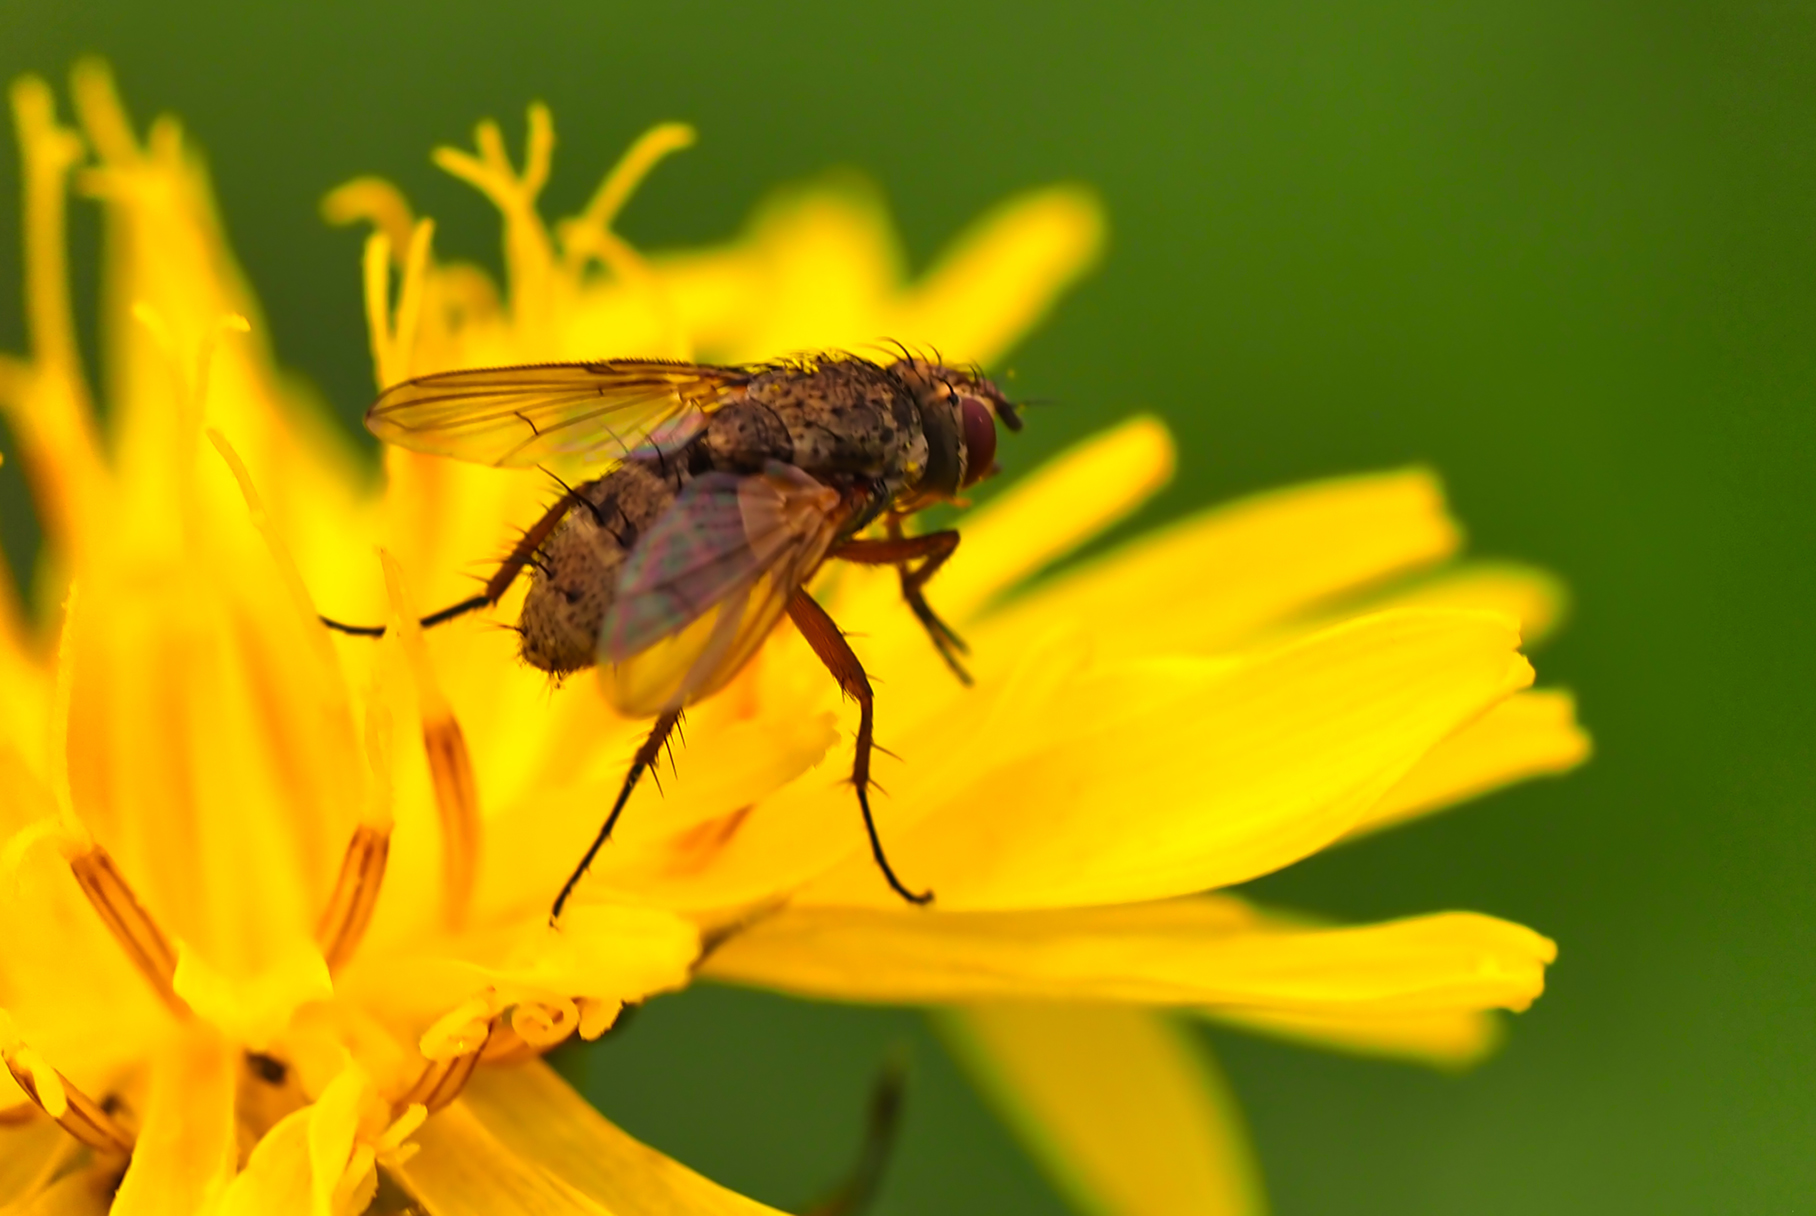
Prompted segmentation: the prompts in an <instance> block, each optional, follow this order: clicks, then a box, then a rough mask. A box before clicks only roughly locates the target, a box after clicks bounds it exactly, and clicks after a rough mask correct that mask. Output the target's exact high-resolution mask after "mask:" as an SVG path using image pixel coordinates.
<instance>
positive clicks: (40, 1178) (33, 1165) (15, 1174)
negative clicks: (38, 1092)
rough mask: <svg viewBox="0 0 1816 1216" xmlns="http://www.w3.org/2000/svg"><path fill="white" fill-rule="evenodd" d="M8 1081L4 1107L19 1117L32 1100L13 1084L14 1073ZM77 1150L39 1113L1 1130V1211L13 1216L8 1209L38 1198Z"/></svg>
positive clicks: (71, 1141)
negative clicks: (21, 1105) (23, 1108)
mask: <svg viewBox="0 0 1816 1216" xmlns="http://www.w3.org/2000/svg"><path fill="white" fill-rule="evenodd" d="M6 1080H7V1086H6V1088H7V1093H6V1094H5V1095H4V1096H0V1103H4V1104H5V1105H6V1106H7V1107H9V1108H11V1111H10V1112H9V1113H18V1112H19V1111H20V1109H21V1108H20V1106H19V1105H18V1104H21V1103H25V1102H28V1101H30V1099H28V1098H27V1097H26V1096H25V1093H24V1091H22V1090H21V1089H19V1087H18V1086H17V1085H16V1084H13V1083H12V1074H11V1073H10V1072H9V1073H7V1074H6ZM75 1148H76V1142H75V1141H74V1140H72V1139H70V1136H69V1133H68V1132H65V1131H64V1130H63V1129H62V1128H61V1127H59V1126H57V1124H55V1123H53V1122H51V1121H50V1120H49V1119H46V1118H43V1117H42V1116H40V1115H38V1114H36V1113H35V1112H27V1113H26V1114H25V1117H24V1121H23V1122H21V1123H17V1124H8V1125H6V1126H0V1210H4V1211H7V1212H9V1213H10V1212H11V1211H13V1209H12V1208H11V1207H10V1206H8V1205H10V1204H16V1203H21V1202H22V1201H24V1200H25V1199H27V1198H30V1197H31V1196H33V1195H36V1194H37V1193H38V1192H39V1191H40V1190H41V1189H42V1188H43V1187H44V1186H45V1184H47V1183H48V1182H49V1181H50V1180H51V1178H52V1177H53V1176H54V1174H55V1173H56V1171H57V1170H58V1168H59V1166H60V1165H62V1163H63V1162H64V1159H65V1158H67V1157H68V1156H69V1155H70V1154H71V1152H72V1151H73V1150H74V1149H75Z"/></svg>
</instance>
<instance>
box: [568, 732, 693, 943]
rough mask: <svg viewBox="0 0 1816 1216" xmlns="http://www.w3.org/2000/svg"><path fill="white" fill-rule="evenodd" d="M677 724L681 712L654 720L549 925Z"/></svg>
mask: <svg viewBox="0 0 1816 1216" xmlns="http://www.w3.org/2000/svg"><path fill="white" fill-rule="evenodd" d="M680 720H681V711H680V710H678V709H675V710H670V711H669V712H668V713H665V714H663V715H662V716H661V717H659V718H657V719H656V724H655V726H653V727H651V728H650V732H649V738H647V739H645V740H644V741H643V746H642V747H640V748H638V749H637V754H636V755H635V756H634V757H632V759H631V770H630V772H628V773H626V774H625V775H624V785H623V786H622V787H621V788H620V789H619V790H618V801H616V802H614V803H612V812H611V814H609V815H607V816H606V817H605V826H604V827H602V828H600V829H599V834H598V835H597V836H595V837H593V843H592V844H591V845H590V846H589V847H588V848H587V851H586V856H584V857H582V858H581V859H580V864H579V865H577V866H575V867H574V872H573V873H572V874H570V875H568V880H567V881H566V882H564V883H562V884H561V894H559V895H557V896H556V897H555V906H554V907H553V908H551V909H550V910H549V923H550V924H551V925H552V924H555V923H556V922H557V921H559V920H560V919H561V909H562V908H563V907H565V906H566V904H567V901H568V896H570V895H572V894H573V893H574V888H575V887H576V886H577V885H579V882H580V880H581V879H582V878H583V877H585V876H586V871H587V867H588V866H591V865H592V864H593V858H595V857H597V856H598V855H599V850H600V849H601V848H602V847H604V845H605V842H606V840H607V838H609V837H610V836H611V834H612V828H613V827H615V826H617V823H618V816H620V815H622V814H623V813H624V805H625V803H627V802H629V801H630V800H631V791H632V790H634V789H636V788H637V779H638V778H640V777H642V776H643V774H644V772H645V771H646V770H648V768H649V767H650V766H651V765H652V764H654V763H655V762H656V754H657V753H658V752H660V751H661V750H662V745H663V744H664V743H666V742H667V741H668V733H669V732H670V731H672V730H674V729H675V723H677V722H679V721H680Z"/></svg>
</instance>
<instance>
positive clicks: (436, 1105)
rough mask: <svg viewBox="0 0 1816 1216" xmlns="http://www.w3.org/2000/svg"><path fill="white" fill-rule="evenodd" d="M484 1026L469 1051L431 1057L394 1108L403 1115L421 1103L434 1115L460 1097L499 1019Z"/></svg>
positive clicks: (394, 1104) (393, 1104) (477, 1065)
mask: <svg viewBox="0 0 1816 1216" xmlns="http://www.w3.org/2000/svg"><path fill="white" fill-rule="evenodd" d="M484 1026H485V1033H484V1035H483V1036H482V1037H481V1038H480V1040H479V1042H478V1043H477V1044H476V1045H475V1046H473V1047H472V1048H471V1049H470V1050H467V1051H463V1052H461V1053H460V1054H459V1055H453V1056H448V1057H447V1058H445V1059H440V1060H430V1061H429V1063H428V1065H427V1066H426V1067H425V1068H424V1069H423V1070H422V1075H421V1076H419V1077H417V1078H416V1083H415V1084H414V1085H412V1086H410V1088H409V1089H408V1090H406V1091H405V1092H404V1095H403V1096H402V1097H401V1098H399V1099H398V1100H397V1101H396V1102H394V1103H392V1104H391V1109H392V1110H393V1111H395V1112H397V1114H398V1115H399V1116H401V1115H402V1114H403V1113H404V1112H405V1111H406V1110H408V1109H409V1108H410V1107H412V1106H421V1107H422V1108H423V1109H424V1110H426V1111H427V1112H428V1113H429V1114H431V1115H432V1114H434V1113H435V1112H436V1111H438V1110H440V1109H442V1108H443V1107H445V1106H446V1105H447V1104H448V1103H450V1102H452V1101H453V1100H454V1099H456V1098H458V1097H460V1091H461V1090H463V1089H465V1088H466V1087H467V1081H468V1080H469V1079H470V1078H471V1077H472V1076H473V1070H474V1069H475V1068H478V1067H479V1058H480V1056H482V1055H483V1054H485V1049H486V1044H487V1043H488V1042H490V1041H491V1038H492V1034H493V1031H494V1030H495V1029H496V1028H497V1020H496V1019H493V1020H492V1021H489V1022H486V1023H485V1024H484Z"/></svg>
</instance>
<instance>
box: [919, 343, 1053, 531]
mask: <svg viewBox="0 0 1816 1216" xmlns="http://www.w3.org/2000/svg"><path fill="white" fill-rule="evenodd" d="M894 371H895V372H896V374H897V375H899V376H900V377H901V378H902V379H903V380H904V381H905V382H906V383H907V385H908V386H909V387H910V388H911V389H912V390H913V392H914V396H915V403H916V405H917V406H918V407H919V410H920V416H921V432H922V434H923V435H925V436H926V439H927V463H926V466H925V468H924V470H923V472H922V475H921V477H920V479H919V481H917V482H916V484H915V486H914V490H915V492H916V494H917V495H918V496H919V497H920V498H921V499H923V500H925V501H928V502H932V501H937V500H939V499H947V498H953V497H956V496H957V495H958V493H959V492H960V491H961V490H968V489H970V488H971V487H972V486H974V485H976V484H977V483H978V482H980V481H982V480H983V479H984V478H986V477H988V476H989V475H990V474H991V473H993V472H995V471H996V424H997V423H998V422H1000V423H1002V424H1003V425H1004V426H1006V427H1008V428H1009V429H1010V430H1012V431H1019V430H1021V428H1022V424H1021V417H1020V415H1019V414H1017V413H1016V411H1015V405H1014V403H1013V402H1011V401H1010V400H1009V399H1008V398H1007V397H1005V396H1003V392H1002V390H1001V389H999V388H997V387H996V385H995V384H994V383H992V382H991V381H990V380H989V379H988V378H986V377H985V376H984V374H983V372H982V371H981V370H979V369H978V368H977V367H975V366H972V367H949V366H947V365H945V364H943V363H934V362H931V361H929V360H926V359H902V360H899V361H898V362H897V363H896V364H895V366H894Z"/></svg>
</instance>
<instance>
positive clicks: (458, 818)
mask: <svg viewBox="0 0 1816 1216" xmlns="http://www.w3.org/2000/svg"><path fill="white" fill-rule="evenodd" d="M379 558H380V560H381V561H382V562H383V563H384V567H385V587H386V589H387V590H388V591H389V592H390V595H391V611H392V613H393V614H394V615H395V617H396V628H397V639H398V641H399V643H401V644H402V646H403V648H404V654H405V656H406V657H407V658H408V659H409V664H410V674H411V676H412V678H413V679H414V680H415V683H416V702H417V707H418V714H419V716H420V717H421V718H422V742H423V751H424V752H425V753H426V754H427V755H428V759H429V779H430V783H431V784H432V785H433V786H434V788H435V807H436V810H437V811H439V812H440V816H441V871H442V915H443V919H444V921H445V922H446V924H447V925H448V927H449V928H450V929H454V930H458V929H459V928H460V927H461V926H462V925H463V924H465V923H466V917H467V909H468V907H469V906H470V905H471V903H472V899H473V885H474V881H475V879H476V878H477V877H478V861H479V846H480V822H479V787H478V784H477V782H476V781H475V779H474V776H473V758H472V756H471V755H470V754H469V753H468V751H467V740H466V736H465V735H464V734H462V733H461V729H460V723H459V722H458V721H456V720H455V717H454V710H453V707H452V706H450V705H449V704H448V699H447V698H446V697H445V696H443V695H442V691H441V686H440V684H439V683H437V682H436V679H435V669H434V667H433V666H432V665H431V664H430V662H429V647H428V644H427V643H426V642H425V641H424V640H423V632H422V627H421V626H420V625H418V624H417V615H416V610H415V608H414V606H413V605H412V604H411V602H410V599H409V597H408V595H407V594H406V592H405V591H404V585H403V571H402V570H400V569H399V568H398V565H397V561H396V559H395V558H393V557H392V556H391V555H390V554H388V553H385V552H384V551H382V550H381V551H380V552H379Z"/></svg>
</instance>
